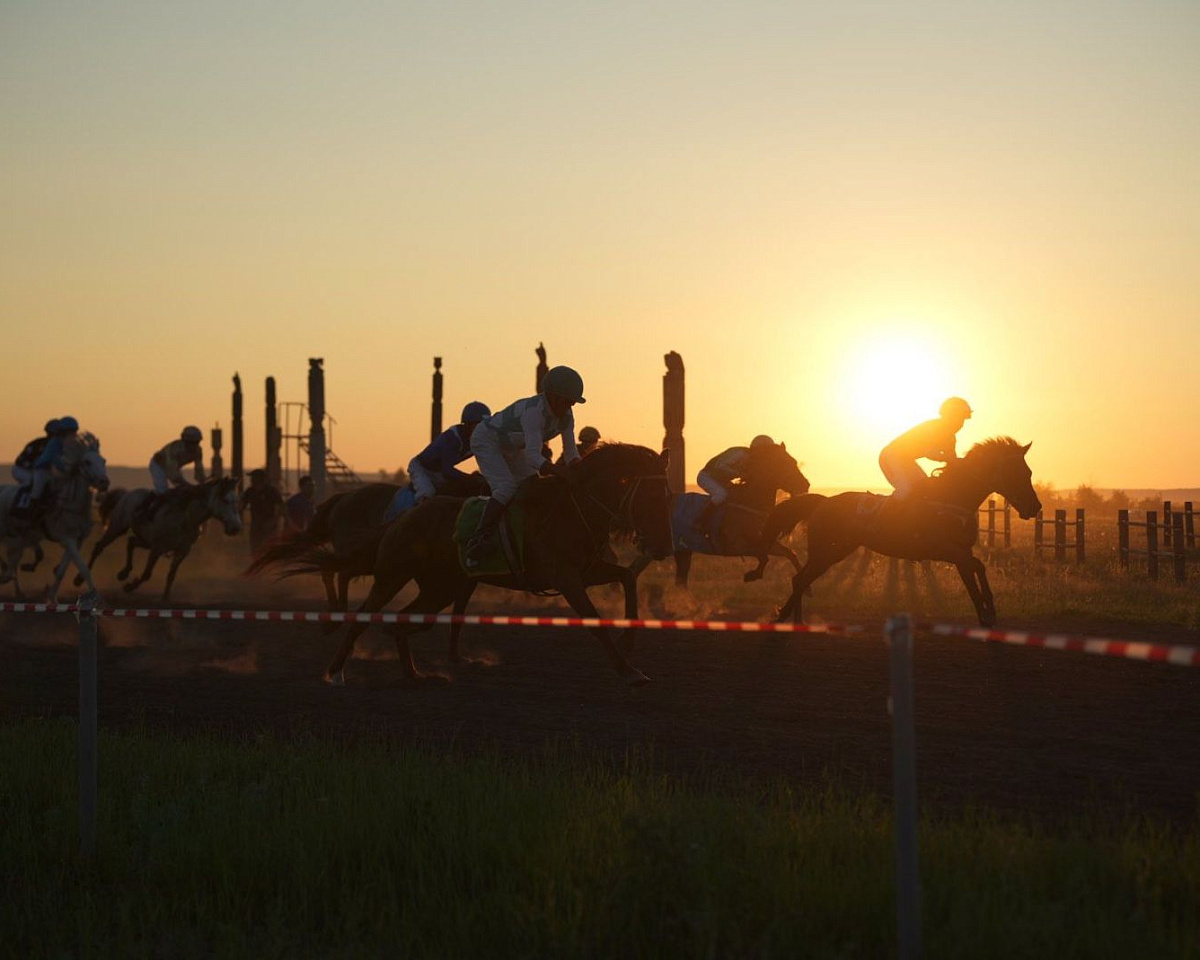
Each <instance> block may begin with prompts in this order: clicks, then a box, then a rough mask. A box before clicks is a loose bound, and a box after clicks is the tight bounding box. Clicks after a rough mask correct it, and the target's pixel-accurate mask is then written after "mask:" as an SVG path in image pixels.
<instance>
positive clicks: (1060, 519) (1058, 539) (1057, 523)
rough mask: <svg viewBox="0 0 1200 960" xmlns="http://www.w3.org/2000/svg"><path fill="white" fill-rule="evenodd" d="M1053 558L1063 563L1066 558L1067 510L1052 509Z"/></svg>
mask: <svg viewBox="0 0 1200 960" xmlns="http://www.w3.org/2000/svg"><path fill="white" fill-rule="evenodd" d="M1054 559H1055V560H1057V561H1058V562H1059V563H1063V562H1064V561H1065V560H1066V559H1067V511H1066V510H1055V511H1054Z"/></svg>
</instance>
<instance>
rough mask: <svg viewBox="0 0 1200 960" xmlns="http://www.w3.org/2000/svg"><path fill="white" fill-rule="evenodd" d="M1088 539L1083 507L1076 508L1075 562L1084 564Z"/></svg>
mask: <svg viewBox="0 0 1200 960" xmlns="http://www.w3.org/2000/svg"><path fill="white" fill-rule="evenodd" d="M1086 543H1087V537H1086V536H1085V535H1084V509H1083V507H1076V508H1075V562H1076V563H1083V561H1084V557H1085V554H1084V550H1085V544H1086Z"/></svg>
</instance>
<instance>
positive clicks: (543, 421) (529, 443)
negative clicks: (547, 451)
mask: <svg viewBox="0 0 1200 960" xmlns="http://www.w3.org/2000/svg"><path fill="white" fill-rule="evenodd" d="M553 437H562V445H563V462H564V463H573V462H574V461H576V460H578V459H579V450H578V448H577V446H576V444H575V416H574V414H573V413H572V412H571V408H570V407H568V408H567V412H566V414H564V415H563V416H558V415H556V414H555V413H554V411H553V410H551V409H550V404H549V403H548V402H547V400H546V395H545V394H543V393H539V394H537V395H536V396H533V397H526V398H525V399H523V400H517V401H516V402H515V403H511V404H509V405H508V406H507V407H505V408H504V409H503V410H500V411H498V412H497V413H494V414H493V415H492V416H490V417H488V418H487V419H486V420H484V421H483V423H481V424H480V425H479V427H478V428H477V429H476V430H475V432H474V433H473V434H472V435H471V453H473V454H474V455H475V462H476V463H478V464H479V472H480V473H482V474H483V476H484V479H485V480H487V482H488V485H489V486H490V487H491V488H492V499H494V500H496V501H497V502H499V503H502V504H506V505H507V504H508V503H509V501H511V500H512V498H513V495H514V494H516V492H517V486H518V485H519V484H520V482H521V481H522V480H525V479H526V478H528V477H532V476H534V475H535V474H537V473H539V472H540V471H541V470H542V468H543V467H544V466H545V465H546V458H545V457H544V456H543V455H542V447H543V445H544V444H545V443H546V441H548V440H550V439H551V438H553Z"/></svg>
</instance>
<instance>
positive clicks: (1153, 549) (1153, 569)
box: [1146, 510, 1158, 580]
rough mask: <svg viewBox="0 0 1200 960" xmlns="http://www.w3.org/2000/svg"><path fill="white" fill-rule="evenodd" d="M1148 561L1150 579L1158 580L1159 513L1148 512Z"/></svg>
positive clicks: (1154, 511) (1155, 511)
mask: <svg viewBox="0 0 1200 960" xmlns="http://www.w3.org/2000/svg"><path fill="white" fill-rule="evenodd" d="M1146 560H1147V561H1148V566H1149V568H1150V579H1151V580H1157V579H1158V511H1157V510H1147V511H1146Z"/></svg>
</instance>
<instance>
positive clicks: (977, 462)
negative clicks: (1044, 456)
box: [938, 437, 1025, 477]
mask: <svg viewBox="0 0 1200 960" xmlns="http://www.w3.org/2000/svg"><path fill="white" fill-rule="evenodd" d="M1024 453H1025V444H1023V443H1019V442H1018V441H1016V440H1014V439H1013V438H1012V437H988V438H987V439H986V440H980V441H979V442H978V443H976V444H975V445H973V446H972V447H971V449H970V450H968V451H967V452H966V454H964V456H963V457H962V459H961V460H958V461H951V462H950V463H948V464H946V466H944V467H943V468H942V469H941V470H940V471H939V473H938V475H939V476H941V477H953V476H954V475H955V474H957V473H959V472H960V471H962V470H971V471H972V472H974V471H976V470H978V469H979V468H980V467H981V466H983V465H985V464H990V463H993V462H994V461H996V460H997V459H1000V458H1002V457H1009V456H1022V455H1024Z"/></svg>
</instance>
